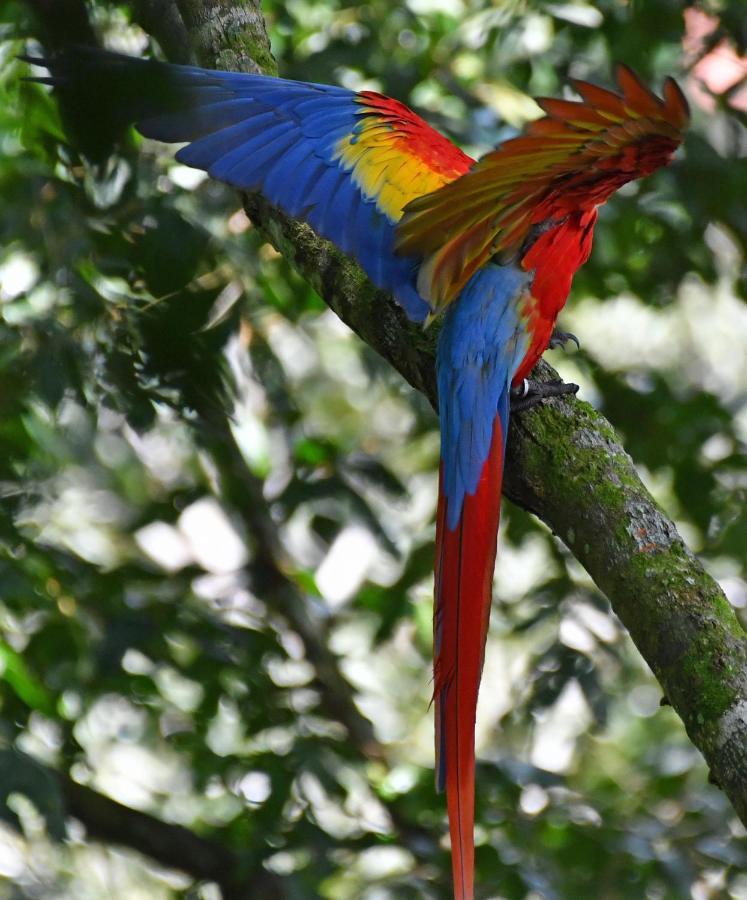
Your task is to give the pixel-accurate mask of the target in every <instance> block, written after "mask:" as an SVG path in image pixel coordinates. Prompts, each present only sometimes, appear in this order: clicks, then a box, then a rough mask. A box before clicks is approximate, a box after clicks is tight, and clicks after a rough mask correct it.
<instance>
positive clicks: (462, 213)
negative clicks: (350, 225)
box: [397, 65, 689, 311]
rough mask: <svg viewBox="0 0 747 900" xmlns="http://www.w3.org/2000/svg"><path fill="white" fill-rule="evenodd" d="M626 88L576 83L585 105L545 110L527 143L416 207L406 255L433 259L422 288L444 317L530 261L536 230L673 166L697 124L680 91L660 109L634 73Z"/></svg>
mask: <svg viewBox="0 0 747 900" xmlns="http://www.w3.org/2000/svg"><path fill="white" fill-rule="evenodd" d="M617 81H618V85H619V87H620V93H614V92H613V91H608V90H604V89H603V88H600V87H596V86H595V85H592V84H589V83H588V82H584V81H575V82H573V86H574V87H575V89H576V90H577V91H578V93H579V94H580V95H581V97H582V100H581V101H575V102H572V101H567V100H553V99H544V98H542V99H540V100H538V102H539V104H540V106H541V107H542V108H543V109H544V111H545V113H546V116H544V117H543V118H541V119H537V120H536V121H534V122H531V123H530V124H529V125H528V126H527V127H526V129H525V132H524V134H522V135H520V136H519V137H517V138H513V139H512V140H508V141H506V142H505V143H503V144H501V145H500V146H499V147H498V148H497V149H496V150H494V151H492V152H491V153H488V154H487V155H486V156H484V157H482V158H481V159H480V160H479V162H477V163H476V164H475V166H473V167H472V169H471V170H470V171H469V172H468V173H467V174H465V175H463V176H462V177H461V178H459V179H457V180H455V181H452V182H451V183H450V184H448V185H446V186H445V187H443V188H441V189H439V190H437V191H436V192H435V193H433V194H429V195H427V196H424V197H421V198H418V199H414V200H413V201H412V202H411V203H410V204H409V205H408V207H407V209H406V210H405V215H404V217H403V218H402V221H401V222H400V224H399V226H398V228H397V248H398V249H399V251H400V252H402V253H404V254H408V255H410V254H413V255H417V256H420V257H422V258H423V259H424V262H423V265H422V266H421V268H420V270H419V274H418V282H417V285H418V290H419V292H420V295H421V296H422V297H425V298H426V299H427V300H428V301H429V303H430V304H431V306H432V307H433V309H434V310H436V311H438V310H439V309H441V308H443V307H444V306H446V305H447V304H448V303H450V302H451V301H452V300H453V299H454V298H455V297H456V295H457V294H458V293H459V292H460V291H461V290H462V288H463V287H464V285H465V284H466V283H467V281H469V279H470V278H471V276H472V275H473V274H474V273H475V272H476V271H477V270H478V269H481V268H482V267H483V266H484V265H485V264H486V263H487V262H488V260H490V259H491V258H492V257H497V259H498V261H501V262H503V261H507V260H510V259H512V258H516V257H517V256H518V257H521V256H522V255H523V254H522V253H521V250H522V247H523V246H524V244H525V242H526V241H527V239H528V238H531V235H532V229H533V226H537V225H540V224H541V223H543V222H547V221H548V220H553V219H561V218H562V217H563V216H564V215H566V214H567V213H568V212H571V211H573V210H579V209H585V208H591V207H594V206H597V205H599V204H600V203H604V202H605V200H607V199H608V197H609V196H610V195H611V194H612V193H614V191H616V190H617V189H618V188H619V187H620V186H621V185H623V184H624V183H625V182H627V181H631V180H632V179H634V178H639V177H641V176H643V175H648V174H650V173H651V172H653V171H654V170H655V169H657V168H659V167H660V166H662V165H666V164H667V163H668V162H669V160H670V158H671V155H672V153H673V152H674V150H675V149H676V148H677V147H678V146H679V144H680V143H681V142H682V139H683V132H684V130H685V128H686V127H687V124H688V122H689V111H688V106H687V101H686V100H685V98H684V96H683V94H682V92H681V91H680V89H679V87H678V86H677V84H676V82H674V81H673V80H672V79H671V78H669V79H667V80H666V81H665V83H664V91H663V99H660V98H659V97H657V96H656V95H655V94H654V93H652V92H651V91H650V90H649V89H648V88H647V87H646V86H645V85H644V84H643V83H642V82H641V81H640V80H639V79H638V78H637V76H636V75H634V74H633V72H632V71H631V70H630V69H628V68H627V67H626V66H622V65H621V66H619V67H618V70H617Z"/></svg>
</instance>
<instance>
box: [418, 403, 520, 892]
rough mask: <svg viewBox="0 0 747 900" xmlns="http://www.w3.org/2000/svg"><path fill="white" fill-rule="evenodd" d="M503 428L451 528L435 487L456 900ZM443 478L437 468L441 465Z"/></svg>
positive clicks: (443, 772)
mask: <svg viewBox="0 0 747 900" xmlns="http://www.w3.org/2000/svg"><path fill="white" fill-rule="evenodd" d="M503 443H504V440H503V428H502V426H501V419H500V417H499V416H496V418H495V422H494V424H493V438H492V443H491V447H490V454H489V456H488V458H487V460H486V461H485V464H484V466H483V469H482V473H481V475H480V481H479V483H478V486H477V491H476V492H475V494H473V495H467V496H466V497H465V498H464V506H463V509H462V515H461V518H460V519H459V523H458V524H457V526H456V528H455V529H453V530H450V529H449V528H448V527H447V525H446V498H445V497H444V495H443V492H442V491H440V493H439V505H438V518H437V523H436V606H435V615H434V677H435V706H436V756H437V760H436V766H437V769H436V770H437V773H438V787H439V789H443V788H444V787H445V788H446V801H447V806H448V810H449V832H450V834H451V857H452V870H453V875H454V897H455V900H472V897H473V890H474V852H475V851H474V806H475V716H476V710H477V694H478V690H479V687H480V678H481V676H482V664H483V656H484V651H485V637H486V634H487V629H488V618H489V615H490V602H491V597H492V590H491V588H492V583H493V569H494V566H495V552H496V538H497V532H498V521H499V517H500V503H501V482H502V478H503ZM442 478H443V472H442Z"/></svg>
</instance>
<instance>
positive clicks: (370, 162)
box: [30, 48, 473, 321]
mask: <svg viewBox="0 0 747 900" xmlns="http://www.w3.org/2000/svg"><path fill="white" fill-rule="evenodd" d="M30 61H31V62H35V63H37V64H41V65H44V66H46V67H47V68H48V69H49V70H50V73H51V77H50V78H41V79H38V80H39V81H44V82H46V83H51V84H56V85H62V86H68V85H72V87H73V88H76V89H77V88H80V89H81V90H82V91H87V92H88V94H90V95H91V97H92V99H91V101H90V102H91V106H92V109H91V115H92V116H94V115H95V113H96V105H97V104H104V103H106V104H107V105H111V104H119V105H120V106H121V107H122V108H121V116H122V118H123V119H124V120H127V121H128V122H133V123H134V124H135V125H136V127H137V128H138V130H139V131H140V132H141V133H142V134H143V135H145V136H146V137H150V138H155V139H157V140H161V141H173V142H188V146H186V147H183V148H182V149H180V150H179V151H178V152H177V154H176V157H177V159H178V160H180V161H181V162H183V163H185V164H186V165H189V166H194V167H196V168H198V169H204V170H206V171H207V172H208V173H209V174H210V175H212V176H213V177H214V178H216V179H218V180H220V181H224V182H226V183H228V184H230V185H233V186H234V187H237V188H240V189H242V190H246V191H258V192H260V193H262V194H263V195H264V196H265V197H267V199H268V200H269V201H270V202H271V203H273V204H274V205H275V206H277V207H278V208H280V209H282V210H283V211H284V212H286V213H288V214H289V215H291V216H294V217H296V218H299V219H302V220H303V221H305V222H308V223H309V225H311V226H312V228H314V230H315V231H316V232H317V233H318V234H320V235H322V236H323V237H325V238H328V239H329V240H331V241H333V242H334V243H335V244H337V246H338V247H340V248H341V249H342V250H344V251H345V252H347V253H350V254H351V255H352V256H354V257H355V258H356V259H357V260H358V262H359V263H360V264H361V266H362V267H363V268H364V269H365V271H366V272H367V274H368V275H369V277H370V278H371V280H372V281H373V282H374V284H376V285H377V286H378V287H381V288H385V289H388V290H391V291H392V292H393V293H394V295H395V296H396V297H397V299H398V300H399V302H400V303H401V304H402V306H403V307H404V308H405V310H406V311H407V313H408V314H409V315H410V317H411V318H414V319H416V320H419V321H420V320H422V319H424V318H425V316H426V315H427V313H428V311H429V310H428V306H427V304H426V303H425V302H424V301H423V299H422V298H421V297H419V296H418V293H417V289H416V286H415V278H416V268H417V264H418V262H419V260H417V259H413V258H412V257H408V256H406V255H405V256H402V255H399V254H397V253H395V250H394V225H395V223H396V222H398V221H399V219H400V217H401V215H402V210H403V208H404V207H405V206H406V205H407V204H408V203H409V202H410V201H412V200H414V199H415V198H417V197H420V196H422V195H423V194H427V193H430V192H432V191H435V190H438V189H439V188H441V187H443V186H444V185H445V184H447V183H448V182H449V181H451V180H453V179H454V178H457V177H459V176H460V175H462V174H464V172H466V171H467V170H468V169H469V167H470V166H471V165H472V162H473V160H471V159H470V158H469V157H468V156H466V155H465V154H464V153H462V151H461V150H459V149H458V148H457V147H456V146H455V145H454V144H452V143H451V142H450V141H448V140H447V139H446V138H444V137H443V136H442V135H440V134H439V133H438V132H437V131H435V130H434V129H433V128H431V127H430V126H429V125H428V124H426V122H424V121H423V120H422V119H421V118H420V117H419V116H417V115H416V114H415V113H414V112H412V110H410V109H408V108H407V107H406V106H404V105H403V104H401V103H398V102H397V101H396V100H391V99H390V98H388V97H384V96H383V95H381V94H377V93H374V92H371V91H363V92H360V93H355V92H353V91H349V90H346V89H345V88H340V87H334V86H331V85H323V84H306V83H303V82H298V81H286V80H283V79H279V78H270V77H266V76H262V75H251V74H236V73H232V72H220V71H213V70H209V69H200V68H195V67H190V66H172V65H167V64H165V63H159V62H155V61H152V60H139V59H133V58H131V57H127V56H122V55H120V54H116V53H108V52H104V51H95V50H89V49H83V48H81V49H78V50H75V51H68V52H67V53H66V54H64V55H63V56H61V57H58V58H53V59H49V60H30ZM94 90H95V93H94Z"/></svg>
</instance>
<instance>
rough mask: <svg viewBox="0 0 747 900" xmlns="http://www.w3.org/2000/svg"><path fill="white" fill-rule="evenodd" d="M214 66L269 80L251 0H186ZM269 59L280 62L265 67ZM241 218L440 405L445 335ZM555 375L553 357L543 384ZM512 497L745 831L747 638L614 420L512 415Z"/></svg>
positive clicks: (334, 257)
mask: <svg viewBox="0 0 747 900" xmlns="http://www.w3.org/2000/svg"><path fill="white" fill-rule="evenodd" d="M179 5H180V8H181V9H182V11H183V13H184V20H185V24H186V26H187V30H188V32H189V34H190V40H191V41H192V46H193V48H194V50H195V52H196V54H197V56H198V58H200V60H201V61H202V62H203V64H206V65H218V64H220V63H221V62H223V61H224V59H225V57H224V56H222V55H221V54H222V50H221V47H223V41H224V39H225V40H226V43H227V44H228V45H229V47H230V50H231V52H232V53H235V54H236V56H235V60H236V62H237V65H236V68H237V69H238V70H243V71H256V68H257V67H256V66H254V65H251V64H248V63H246V58H247V56H251V57H252V58H253V59H254V60H255V61H256V62H257V63H259V66H260V68H262V69H263V70H264V71H267V72H270V73H274V72H275V65H274V60H272V57H271V53H270V47H269V42H268V39H267V32H266V29H265V26H264V22H263V20H262V16H261V10H260V6H259V3H258V2H256V0H244V2H241V3H232V2H231V0H179ZM269 60H272V62H271V63H268V61H269ZM245 207H246V211H247V213H248V214H249V216H250V217H251V219H252V221H253V222H254V223H255V224H256V225H257V226H258V227H259V228H260V230H261V231H262V233H263V234H264V235H265V236H266V237H267V239H268V240H269V241H270V242H271V243H272V244H273V245H274V246H275V247H276V248H277V249H278V250H279V251H280V252H281V253H283V254H284V255H285V256H286V257H287V258H288V259H289V261H290V262H291V263H292V265H293V266H294V267H295V268H296V269H297V270H298V271H299V272H300V273H301V274H302V275H303V276H304V277H305V278H306V279H307V280H308V281H309V282H310V283H311V284H312V286H313V287H314V288H315V289H316V290H317V291H318V292H319V293H320V295H321V296H322V298H323V299H324V300H325V302H326V303H327V304H328V305H329V306H330V307H331V308H332V309H333V310H334V311H335V312H336V313H337V314H338V315H339V316H340V318H341V319H342V320H343V321H344V322H346V323H347V324H348V325H349V326H350V327H351V328H352V329H353V330H354V331H355V332H356V333H357V334H358V335H359V336H360V337H361V338H362V339H363V340H364V341H366V343H368V344H369V345H370V346H372V347H373V348H374V349H375V350H377V351H378V352H379V353H380V354H381V355H382V356H383V357H384V358H385V359H387V360H388V361H389V362H390V363H391V364H392V365H393V366H394V367H395V368H396V369H397V370H398V371H399V372H400V373H401V374H402V375H403V376H404V377H405V378H406V379H407V381H409V383H410V384H411V385H412V386H413V387H415V388H416V389H418V390H420V391H422V392H423V393H424V394H425V395H426V396H427V397H428V398H429V399H430V401H431V403H433V404H434V405H435V401H436V383H435V377H434V347H435V337H436V329H435V328H432V329H429V330H428V331H426V332H424V331H423V330H422V329H420V328H418V327H416V326H414V325H413V324H412V323H410V322H408V321H407V319H406V318H405V316H404V314H403V313H402V311H401V310H400V309H399V307H398V306H397V305H396V304H395V303H394V301H393V299H392V298H391V297H390V296H388V295H387V294H386V293H384V292H381V291H377V290H376V289H375V288H374V287H373V286H372V285H371V283H370V282H369V281H368V279H367V278H366V276H365V275H364V274H363V272H362V271H361V270H360V269H359V268H358V266H356V265H355V264H354V263H353V262H352V261H351V260H350V259H348V258H346V257H345V256H343V255H342V254H341V253H339V252H338V251H336V250H335V249H334V248H333V247H332V246H331V245H330V244H328V243H327V242H326V241H323V240H321V239H319V238H317V237H316V236H315V235H314V233H313V232H312V231H311V229H309V228H308V227H307V226H305V225H302V224H299V223H298V222H294V221H292V220H290V219H288V218H287V217H286V216H284V215H282V214H281V213H279V212H278V211H277V210H275V209H273V208H272V207H271V206H270V205H269V204H268V203H266V202H265V201H264V200H263V199H262V198H261V197H257V196H254V195H253V196H247V197H245ZM553 376H555V377H557V376H556V375H555V373H554V372H553V370H552V369H551V368H550V366H548V365H547V364H546V363H541V364H540V365H539V366H538V368H537V370H535V373H534V377H537V378H539V379H540V380H549V379H550V378H551V377H553ZM504 481H505V487H504V491H505V493H506V495H507V496H508V497H510V498H511V499H512V500H513V501H514V502H516V503H518V504H519V505H520V506H523V507H524V508H525V509H528V510H531V511H532V512H534V513H535V514H536V515H537V516H538V517H539V518H540V519H542V521H544V522H545V523H546V524H547V525H548V526H549V527H550V528H551V529H552V530H553V532H554V533H555V534H556V535H557V536H558V537H560V539H561V540H563V541H564V542H565V544H566V545H567V546H568V548H569V549H570V550H571V552H572V553H573V554H574V555H575V556H576V558H577V559H578V560H579V562H581V564H582V565H583V566H584V567H585V568H586V570H587V571H588V572H589V574H590V575H591V577H592V578H593V579H594V581H595V583H596V584H597V585H598V586H599V588H600V590H602V591H603V592H604V593H605V594H606V596H607V597H608V598H609V601H610V603H611V604H612V608H613V609H614V611H615V612H616V613H617V615H618V616H619V617H620V619H621V621H622V622H623V624H624V625H625V626H626V627H627V629H628V630H629V632H630V635H631V637H632V639H633V641H634V643H635V645H636V646H637V648H638V649H639V651H640V652H641V655H642V656H643V657H644V659H645V660H646V662H647V663H648V665H649V666H650V667H651V669H652V671H653V672H654V674H655V675H656V677H657V679H658V680H659V682H660V684H661V685H662V688H663V690H664V694H665V696H666V698H667V700H668V702H669V703H671V705H672V706H673V707H674V709H675V710H676V711H677V713H678V714H679V715H680V717H681V719H682V721H683V722H684V724H685V728H686V730H687V733H688V735H689V737H690V739H691V740H692V742H693V743H694V744H695V746H697V747H698V749H699V750H700V751H701V752H702V753H703V755H704V757H705V759H706V762H707V763H708V765H709V767H710V769H711V775H712V778H713V780H714V781H715V782H716V783H717V784H718V785H720V786H721V787H722V788H723V790H724V791H725V792H726V794H727V796H728V797H729V799H730V800H731V802H732V804H733V806H734V809H735V810H736V812H737V814H738V815H739V817H740V819H741V820H742V822H744V823H745V825H747V636H746V635H745V632H744V630H743V629H742V627H741V625H740V624H739V621H738V620H737V617H736V615H735V613H734V610H733V609H732V607H731V606H730V604H729V602H728V600H727V599H726V597H725V596H724V594H723V592H722V591H721V589H720V587H719V586H718V584H717V583H716V582H715V581H714V580H713V579H712V578H710V576H709V575H708V574H707V573H706V572H705V570H704V569H703V567H702V565H701V564H700V563H699V562H698V560H697V559H696V558H695V557H694V555H693V554H692V553H691V552H690V551H689V550H688V548H687V547H686V546H685V544H684V542H683V540H682V538H681V537H680V535H679V534H678V533H677V529H676V528H675V526H674V524H673V523H672V522H671V521H670V520H669V519H668V518H667V517H666V515H665V514H664V513H663V512H662V510H661V509H660V508H659V506H658V505H657V504H656V502H655V501H654V499H653V498H652V497H651V495H650V494H649V492H648V491H647V490H646V488H645V487H644V485H643V483H642V482H641V480H640V478H639V477H638V474H637V473H636V471H635V467H634V465H633V463H632V460H631V459H630V457H629V456H628V455H627V454H626V453H625V451H624V449H623V448H622V446H621V445H620V443H619V440H618V438H617V436H616V434H615V432H614V429H613V428H612V426H611V425H610V423H609V422H607V420H606V419H605V418H604V417H603V416H602V415H600V414H599V413H598V412H596V411H595V410H593V409H592V408H591V407H590V406H589V405H588V404H586V403H583V402H581V401H578V400H576V399H575V398H566V399H562V400H554V401H552V402H551V403H548V404H545V405H543V406H542V407H541V408H538V409H535V410H532V411H529V412H525V413H520V414H518V415H515V416H513V417H512V425H511V430H510V435H509V449H508V454H507V465H506V473H505V479H504Z"/></svg>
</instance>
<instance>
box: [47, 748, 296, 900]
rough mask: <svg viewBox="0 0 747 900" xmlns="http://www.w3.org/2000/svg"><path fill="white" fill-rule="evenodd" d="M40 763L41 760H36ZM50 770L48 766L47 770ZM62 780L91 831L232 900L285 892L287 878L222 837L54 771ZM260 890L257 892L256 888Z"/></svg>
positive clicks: (71, 809) (69, 802)
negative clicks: (217, 889)
mask: <svg viewBox="0 0 747 900" xmlns="http://www.w3.org/2000/svg"><path fill="white" fill-rule="evenodd" d="M34 764H35V765H38V764H36V763H34ZM45 771H47V770H45ZM48 771H49V773H50V775H53V777H54V778H55V780H56V781H57V783H58V785H59V787H60V792H61V794H62V796H63V798H64V800H65V806H66V810H67V812H68V814H69V815H71V816H74V817H75V818H77V819H80V821H81V822H82V823H83V824H84V825H85V827H86V830H87V831H88V833H89V834H90V835H91V836H92V837H93V838H95V839H96V840H100V841H103V842H106V843H111V844H120V845H122V846H125V847H130V848H132V849H134V850H139V851H140V852H141V853H143V854H145V855H146V856H149V857H151V859H155V860H157V861H158V862H159V863H161V864H163V865H164V866H168V867H169V868H171V869H180V870H181V871H183V872H187V873H188V874H189V875H191V876H192V877H193V878H195V879H196V880H198V881H214V882H216V883H217V884H218V885H219V886H220V888H221V892H222V894H223V897H224V898H226V900H229V898H231V897H248V896H249V893H250V889H251V892H252V894H251V895H252V896H257V897H266V898H268V900H275V898H278V900H279V898H281V897H284V896H285V893H284V891H283V890H282V880H281V879H280V878H279V877H278V876H277V875H273V874H272V873H271V872H267V871H265V870H264V869H262V868H261V867H257V865H256V861H254V863H253V864H252V861H251V860H250V859H249V858H247V857H243V856H241V855H239V854H237V853H234V852H233V851H231V850H228V849H226V848H225V847H223V846H222V845H221V844H219V843H217V842H216V841H213V840H210V839H208V838H203V837H198V836H197V835H196V834H194V833H193V832H191V831H189V830H188V829H187V828H183V827H182V826H181V825H172V824H170V823H168V822H163V821H162V820H161V819H157V818H156V817H155V816H151V815H149V814H148V813H143V812H139V811H137V810H134V809H130V807H128V806H124V805H123V804H121V803H117V802H116V801H115V800H111V799H110V798H109V797H105V796H104V795H103V794H99V793H98V792H97V791H94V790H91V788H88V787H85V786H84V785H82V784H78V782H77V781H73V779H72V778H70V776H68V775H66V774H63V773H60V772H53V771H52V770H48ZM255 891H256V893H254V892H255Z"/></svg>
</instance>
